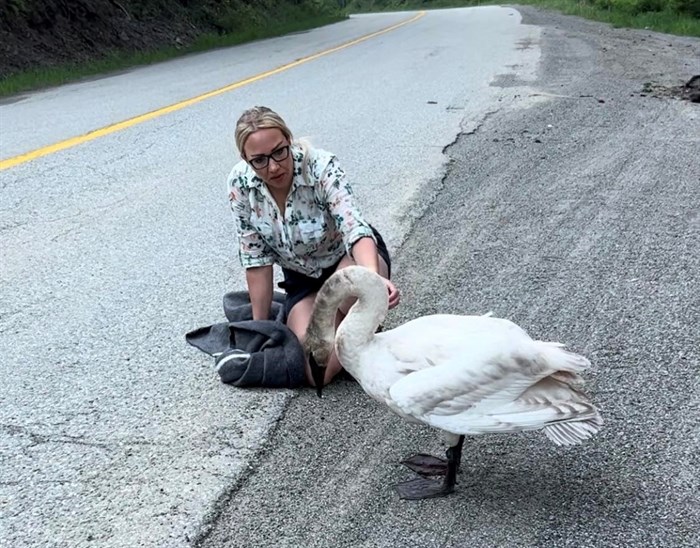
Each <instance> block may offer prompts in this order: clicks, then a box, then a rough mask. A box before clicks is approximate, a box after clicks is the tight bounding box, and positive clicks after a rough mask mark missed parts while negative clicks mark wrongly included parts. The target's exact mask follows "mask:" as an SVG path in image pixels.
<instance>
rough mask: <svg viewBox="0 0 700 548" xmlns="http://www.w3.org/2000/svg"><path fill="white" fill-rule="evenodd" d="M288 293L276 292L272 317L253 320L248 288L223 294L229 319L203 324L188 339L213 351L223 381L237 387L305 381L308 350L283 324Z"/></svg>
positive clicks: (295, 384)
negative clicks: (305, 349) (305, 352)
mask: <svg viewBox="0 0 700 548" xmlns="http://www.w3.org/2000/svg"><path fill="white" fill-rule="evenodd" d="M284 300H285V295H284V294H282V293H278V292H275V293H274V294H273V300H272V310H271V314H270V319H269V320H253V319H252V317H253V309H252V306H251V304H250V296H249V295H248V292H247V291H234V292H231V293H227V294H226V295H224V314H225V315H226V318H227V319H228V322H222V323H217V324H213V325H210V326H206V327H200V328H198V329H195V330H193V331H190V332H189V333H187V334H186V335H185V340H186V341H187V342H188V343H189V344H191V345H192V346H194V347H196V348H198V349H199V350H201V351H202V352H206V353H207V354H209V355H211V356H214V358H215V360H214V364H215V367H216V370H217V372H218V373H219V376H220V377H221V381H222V382H225V383H228V384H232V385H234V386H238V387H241V388H242V387H253V386H265V387H271V388H296V387H299V386H304V385H306V384H307V382H306V373H305V371H304V350H303V349H302V347H301V344H300V343H299V339H297V337H296V335H294V333H292V331H291V330H290V329H289V328H288V327H287V326H286V325H285V324H284V321H285V317H284Z"/></svg>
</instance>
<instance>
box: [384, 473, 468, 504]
mask: <svg viewBox="0 0 700 548" xmlns="http://www.w3.org/2000/svg"><path fill="white" fill-rule="evenodd" d="M394 488H395V489H396V491H397V493H398V494H399V497H400V498H402V499H404V500H420V499H431V498H435V497H444V496H446V495H449V494H450V493H452V492H454V490H455V486H454V483H452V485H450V484H449V482H447V481H436V480H430V479H427V478H416V479H412V480H410V481H405V482H403V483H398V484H396V485H394Z"/></svg>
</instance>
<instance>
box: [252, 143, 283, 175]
mask: <svg viewBox="0 0 700 548" xmlns="http://www.w3.org/2000/svg"><path fill="white" fill-rule="evenodd" d="M288 157H289V145H285V146H283V147H279V148H276V149H275V150H273V151H272V153H271V154H258V155H257V156H253V157H252V158H251V159H250V165H251V166H253V167H254V168H255V169H265V168H266V167H267V166H268V165H269V163H270V158H272V159H273V160H274V161H275V162H277V163H279V162H281V161H283V160H286V159H287V158H288Z"/></svg>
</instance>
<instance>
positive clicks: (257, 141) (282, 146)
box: [243, 128, 294, 190]
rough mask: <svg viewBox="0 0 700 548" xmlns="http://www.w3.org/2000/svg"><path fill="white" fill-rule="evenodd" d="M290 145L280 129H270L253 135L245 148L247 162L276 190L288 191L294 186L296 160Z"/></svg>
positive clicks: (261, 130)
mask: <svg viewBox="0 0 700 548" xmlns="http://www.w3.org/2000/svg"><path fill="white" fill-rule="evenodd" d="M289 145H290V143H289V141H288V140H287V138H286V137H285V136H284V135H283V134H282V132H281V131H280V130H279V129H276V128H270V129H259V130H257V131H256V132H254V133H252V134H251V135H250V137H248V139H247V140H246V142H245V145H244V146H243V152H244V155H245V159H246V161H247V162H248V163H249V164H250V166H251V167H252V168H253V170H254V171H255V173H256V174H257V175H258V177H260V178H261V179H262V180H263V181H265V184H267V186H269V187H271V188H272V189H274V190H287V189H289V187H290V185H291V184H292V177H293V175H294V160H293V159H292V154H291V151H290V150H289ZM276 158H278V159H279V160H276Z"/></svg>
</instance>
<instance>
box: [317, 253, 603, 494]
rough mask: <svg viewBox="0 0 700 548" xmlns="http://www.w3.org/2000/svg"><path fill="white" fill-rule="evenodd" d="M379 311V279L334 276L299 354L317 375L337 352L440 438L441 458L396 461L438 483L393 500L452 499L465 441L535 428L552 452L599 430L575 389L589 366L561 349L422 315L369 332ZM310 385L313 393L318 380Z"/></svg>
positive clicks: (509, 326)
mask: <svg viewBox="0 0 700 548" xmlns="http://www.w3.org/2000/svg"><path fill="white" fill-rule="evenodd" d="M348 297H357V299H358V300H357V302H356V303H355V304H354V305H353V307H352V308H351V309H350V312H349V313H348V315H347V317H346V318H345V320H344V321H343V322H342V323H341V324H340V326H339V327H338V330H337V333H336V332H335V328H334V320H335V314H336V311H337V309H338V306H339V305H340V303H341V302H342V301H343V300H345V299H347V298H348ZM387 309H388V300H387V290H386V286H385V285H384V283H383V282H382V280H381V278H380V277H379V276H378V275H376V274H374V273H373V272H372V271H370V270H368V269H366V268H363V267H359V266H351V267H348V268H344V269H342V270H339V271H338V272H336V273H335V274H334V275H333V276H331V277H330V278H329V279H328V281H326V283H325V284H324V286H323V287H322V288H321V290H320V291H319V293H318V296H317V298H316V303H315V306H314V311H313V314H312V318H311V322H310V324H309V327H308V330H307V333H306V338H305V340H304V348H305V350H306V351H307V352H308V354H309V361H310V363H311V367H312V371H313V372H314V373H315V374H316V375H317V376H316V378H320V379H322V378H323V369H322V368H323V367H325V365H326V363H327V360H328V357H329V355H330V353H331V351H332V349H333V348H334V347H335V350H336V352H337V355H338V358H339V359H340V363H342V364H343V367H344V368H345V369H346V370H347V371H348V372H349V373H350V374H351V375H352V376H353V377H354V378H355V379H356V380H357V381H358V383H359V384H360V385H361V386H362V388H363V389H364V390H365V392H367V394H369V395H370V396H371V397H372V398H374V399H375V400H377V401H379V402H381V403H383V404H385V405H387V406H388V407H389V409H391V410H392V411H393V412H395V413H396V414H398V415H400V416H401V417H403V418H404V419H406V420H408V421H411V422H414V423H422V424H427V425H429V426H432V427H434V428H437V429H438V430H440V431H441V432H442V433H443V435H444V436H445V439H446V441H447V442H448V444H449V446H450V448H449V449H448V450H447V461H444V460H443V459H438V458H436V457H432V456H430V455H424V454H418V455H414V456H413V457H411V458H409V459H406V460H404V461H402V462H403V463H404V464H406V465H407V466H408V467H409V468H411V469H412V470H414V471H416V472H418V473H419V474H421V475H422V476H429V475H441V474H444V475H445V478H444V481H442V482H437V481H434V480H430V479H427V478H424V477H419V478H416V479H414V480H412V481H409V482H405V483H402V484H399V485H397V486H396V488H397V490H398V492H399V495H400V497H401V498H407V499H419V498H428V497H435V496H442V495H446V494H448V493H451V492H452V491H453V490H454V485H455V483H456V474H457V469H458V468H459V463H460V459H461V452H462V443H463V441H464V435H473V434H483V433H490V432H518V431H523V430H535V429H543V430H544V433H545V434H546V435H547V437H548V438H549V439H550V440H552V441H553V442H554V443H556V444H557V445H573V444H577V443H580V442H581V441H583V440H585V439H587V438H589V437H591V436H592V435H593V434H595V433H596V432H598V430H599V429H600V427H601V426H602V424H603V421H602V418H601V416H600V414H599V413H598V410H597V409H596V408H595V406H594V405H593V404H592V403H591V402H590V400H589V399H588V398H587V397H586V395H585V394H583V393H582V392H581V391H580V390H579V389H578V386H580V385H581V384H582V383H583V381H582V379H581V377H580V376H579V373H580V372H581V371H583V370H584V369H585V368H586V367H587V366H589V365H590V363H589V361H588V360H587V359H586V358H584V357H583V356H580V355H578V354H574V353H571V352H568V351H566V350H564V349H563V348H562V347H563V345H561V344H559V343H552V342H542V341H535V340H533V339H531V338H530V337H529V336H528V335H527V333H525V331H523V330H522V329H521V328H520V327H518V326H517V325H515V324H514V323H513V322H510V321H508V320H504V319H499V318H493V317H489V316H457V315H432V316H424V317H421V318H417V319H415V320H412V321H410V322H408V323H405V324H403V325H401V326H399V327H397V328H395V329H392V330H390V331H385V332H383V333H375V331H376V330H377V327H378V326H379V324H380V323H381V322H382V321H383V320H384V317H385V315H386V312H387ZM319 373H320V377H319V376H318V375H319ZM316 385H317V387H318V388H317V390H318V394H319V396H320V395H321V390H322V385H323V383H322V382H317V383H316Z"/></svg>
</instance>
